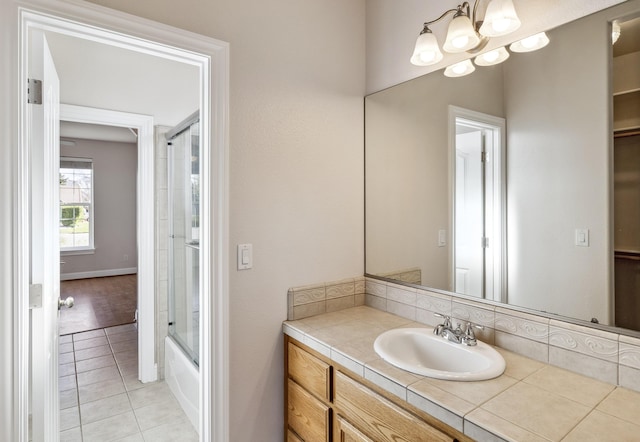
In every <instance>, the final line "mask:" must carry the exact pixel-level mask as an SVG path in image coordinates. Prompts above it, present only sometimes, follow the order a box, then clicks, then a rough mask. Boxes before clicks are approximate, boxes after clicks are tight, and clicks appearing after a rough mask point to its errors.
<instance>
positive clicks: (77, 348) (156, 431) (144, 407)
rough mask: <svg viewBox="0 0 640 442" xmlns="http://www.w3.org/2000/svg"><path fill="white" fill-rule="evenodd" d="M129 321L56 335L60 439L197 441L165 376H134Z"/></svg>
mask: <svg viewBox="0 0 640 442" xmlns="http://www.w3.org/2000/svg"><path fill="white" fill-rule="evenodd" d="M137 349H138V341H137V331H136V329H135V326H134V325H133V324H126V325H120V326H116V327H109V328H105V329H99V330H93V331H88V332H83V333H76V334H73V335H65V336H61V337H60V350H59V353H60V355H59V364H60V365H59V376H60V378H59V390H60V441H61V442H76V441H80V442H83V441H84V442H103V441H105V442H106V441H122V442H138V441H153V442H162V441H171V442H177V441H180V442H183V441H184V442H190V441H194V442H197V441H198V434H197V432H196V431H195V429H194V428H193V426H192V425H191V422H189V420H188V418H187V417H186V416H185V414H184V412H183V411H182V409H181V408H180V405H179V404H178V402H177V401H176V399H175V398H174V397H173V395H172V394H171V391H170V390H169V387H168V386H167V384H166V383H165V382H164V381H161V382H154V383H148V384H143V383H141V382H140V381H138V379H137V378H138V376H137V372H138V350H137Z"/></svg>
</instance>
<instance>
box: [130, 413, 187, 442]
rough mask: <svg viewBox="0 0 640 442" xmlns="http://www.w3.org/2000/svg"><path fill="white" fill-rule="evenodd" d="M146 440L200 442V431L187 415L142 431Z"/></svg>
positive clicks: (157, 441)
mask: <svg viewBox="0 0 640 442" xmlns="http://www.w3.org/2000/svg"><path fill="white" fill-rule="evenodd" d="M142 434H143V435H144V438H145V440H148V441H154V442H175V441H180V442H198V440H199V438H198V433H197V432H196V430H195V429H194V428H193V425H191V422H189V420H188V419H187V418H186V417H185V418H183V419H182V420H181V421H180V422H172V423H168V424H164V425H161V426H159V427H155V428H152V429H150V430H147V431H144V432H143V433H142Z"/></svg>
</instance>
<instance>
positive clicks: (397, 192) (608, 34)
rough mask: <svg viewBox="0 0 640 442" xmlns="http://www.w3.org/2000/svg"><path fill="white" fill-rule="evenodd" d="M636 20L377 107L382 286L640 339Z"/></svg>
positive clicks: (373, 256)
mask: <svg viewBox="0 0 640 442" xmlns="http://www.w3.org/2000/svg"><path fill="white" fill-rule="evenodd" d="M637 17H640V2H639V1H637V0H633V1H629V2H626V3H622V4H620V5H617V6H614V7H612V8H609V9H606V10H604V11H600V12H598V13H596V14H593V15H589V16H587V17H583V18H581V19H579V20H576V21H574V22H571V23H568V24H565V25H563V26H561V27H558V28H555V29H552V30H549V31H548V32H547V34H548V36H549V39H550V43H549V45H548V46H546V47H545V48H543V49H541V50H538V51H536V52H531V53H527V54H512V55H511V57H510V58H509V59H508V60H507V61H506V62H504V63H502V64H499V65H496V66H490V67H478V68H477V69H476V71H475V72H474V73H472V74H471V75H468V76H466V77H461V78H447V77H445V76H443V74H442V71H437V72H433V73H430V74H427V75H424V76H422V77H419V78H416V79H413V80H411V81H408V82H405V83H402V84H399V85H396V86H394V87H391V88H389V89H385V90H383V91H380V92H377V93H374V94H372V95H369V96H367V97H366V98H365V143H366V147H365V153H366V154H365V176H366V201H365V207H366V213H365V220H366V264H365V266H366V273H367V275H368V276H374V277H384V278H388V279H391V280H394V281H398V282H401V283H405V284H411V285H413V286H419V287H427V288H430V289H436V290H442V291H447V292H452V293H457V294H462V295H465V296H471V297H474V298H478V299H486V300H491V301H496V302H501V303H506V304H509V305H512V306H516V307H522V308H526V309H529V310H536V311H539V312H546V313H549V314H554V315H561V316H563V317H568V318H573V319H577V320H582V321H586V322H598V323H600V324H602V325H608V326H616V327H620V328H623V329H628V330H640V30H639V29H640V18H637ZM614 20H615V23H616V24H615V26H613V21H614ZM618 24H619V25H620V29H621V33H620V36H619V38H618V39H617V41H616V42H615V43H613V42H612V27H615V28H616V29H617V26H618Z"/></svg>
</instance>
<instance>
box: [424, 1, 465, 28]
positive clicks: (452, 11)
mask: <svg viewBox="0 0 640 442" xmlns="http://www.w3.org/2000/svg"><path fill="white" fill-rule="evenodd" d="M465 3H467V2H465ZM456 12H458V8H456V9H449V10H448V11H445V12H444V13H443V14H442V15H441V16H440V17H438V18H436V19H435V20H431V21H428V22H425V23H424V26H429V25H432V24H434V23H438V22H439V21H440V20H442V19H443V18H445V17H446V16H447V15H449V14H451V13H454V14H455V13H456Z"/></svg>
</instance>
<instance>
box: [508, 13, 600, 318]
mask: <svg viewBox="0 0 640 442" xmlns="http://www.w3.org/2000/svg"><path fill="white" fill-rule="evenodd" d="M601 15H602V14H596V15H595V16H591V17H589V18H585V19H582V20H579V21H577V22H574V23H570V24H568V25H565V26H563V27H561V28H558V29H557V30H554V31H552V32H550V33H549V38H550V39H551V40H552V43H550V44H549V46H547V47H546V48H544V49H542V50H540V51H537V52H534V53H531V54H527V55H528V56H526V57H525V56H522V57H518V63H506V64H505V90H506V92H505V97H507V101H506V110H507V124H508V127H509V130H508V139H507V145H508V159H507V161H508V165H507V170H508V171H509V172H508V183H507V189H508V191H507V195H508V203H507V207H508V216H507V219H508V220H509V229H508V247H509V249H508V256H509V303H511V304H514V305H519V306H524V307H529V308H533V309H535V310H543V311H548V312H550V313H557V314H561V315H564V316H570V317H574V318H580V319H585V320H590V319H591V318H592V317H596V318H598V319H599V320H600V322H601V323H606V324H608V323H609V320H610V318H609V307H610V305H609V304H610V301H609V295H610V288H611V282H610V265H611V258H610V257H611V254H610V251H611V249H610V246H611V245H610V225H609V220H610V216H609V209H610V201H609V191H610V176H609V170H610V159H609V156H610V152H611V150H610V145H611V133H612V132H611V126H610V122H609V119H608V118H607V116H608V115H610V102H611V96H610V88H609V87H608V84H609V70H610V61H609V57H610V56H611V55H610V48H609V47H608V46H609V43H608V38H607V37H608V36H607V33H608V32H609V31H608V27H607V23H606V21H605V20H602V18H600V19H599V20H596V19H595V18H596V17H597V16H601ZM581 47H588V48H589V50H588V51H581V50H579V48H581ZM514 58H515V57H514ZM550 73H553V74H550ZM594 85H601V86H600V87H594ZM577 228H580V229H585V228H586V229H589V231H590V245H589V247H578V246H576V245H575V230H576V229H577ZM550 250H553V253H550ZM540 275H545V277H544V278H540ZM569 294H571V295H573V296H568V295H569Z"/></svg>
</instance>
